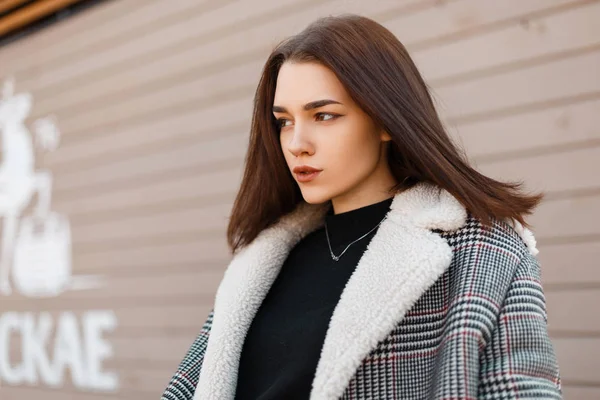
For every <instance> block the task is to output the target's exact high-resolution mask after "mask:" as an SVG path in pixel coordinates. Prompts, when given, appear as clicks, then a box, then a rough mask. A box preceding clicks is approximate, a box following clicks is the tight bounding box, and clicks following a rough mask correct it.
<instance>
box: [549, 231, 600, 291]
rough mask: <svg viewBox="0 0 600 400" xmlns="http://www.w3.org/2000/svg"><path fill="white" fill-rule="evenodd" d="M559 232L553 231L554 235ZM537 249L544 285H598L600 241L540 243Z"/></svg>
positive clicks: (599, 282) (599, 280) (599, 279)
mask: <svg viewBox="0 0 600 400" xmlns="http://www.w3.org/2000/svg"><path fill="white" fill-rule="evenodd" d="M559 233H560V232H554V235H558V234H559ZM599 239H600V237H599ZM538 249H539V251H540V253H539V260H540V265H541V267H542V280H543V282H544V283H545V284H546V285H552V286H556V285H558V286H564V285H573V284H576V285H577V284H579V285H598V286H600V265H599V264H598V260H600V241H593V242H584V243H562V244H548V245H544V244H542V245H540V246H538Z"/></svg>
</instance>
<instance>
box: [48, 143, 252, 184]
mask: <svg viewBox="0 0 600 400" xmlns="http://www.w3.org/2000/svg"><path fill="white" fill-rule="evenodd" d="M195 136H196V138H197V141H196V142H195V143H185V142H184V143H183V144H182V145H179V146H178V145H176V144H175V143H170V144H171V146H169V147H166V148H165V147H164V146H163V148H162V149H158V148H157V149H154V151H153V152H150V153H146V152H142V153H141V154H139V153H137V151H131V152H129V153H128V154H127V156H126V157H123V159H122V160H114V159H113V160H112V162H111V163H103V164H100V165H98V166H96V167H91V168H82V169H75V168H73V165H72V164H71V165H72V167H71V168H70V170H71V171H72V172H71V173H68V172H65V173H63V174H61V175H60V181H57V182H56V185H55V188H56V191H57V192H60V191H62V190H75V189H79V188H83V187H86V186H90V185H92V186H93V185H102V184H109V183H110V182H113V181H121V180H125V179H127V180H130V181H131V182H132V184H135V181H136V178H137V177H139V176H142V175H153V174H163V175H164V174H165V173H168V172H169V171H177V170H185V169H186V168H190V167H191V168H193V167H201V166H203V167H204V168H206V170H207V171H210V170H214V169H215V168H217V167H218V165H229V166H231V165H236V164H239V163H240V162H241V160H243V158H244V155H245V154H246V150H247V147H248V138H247V135H246V134H242V133H233V134H231V135H223V136H222V137H221V138H217V139H213V140H207V139H206V138H205V137H203V136H201V135H195ZM75 165H77V164H75ZM53 171H54V169H53Z"/></svg>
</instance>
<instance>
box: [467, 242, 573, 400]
mask: <svg viewBox="0 0 600 400" xmlns="http://www.w3.org/2000/svg"><path fill="white" fill-rule="evenodd" d="M547 322H548V320H547V314H546V300H545V297H544V293H543V289H542V284H541V279H540V269H539V264H538V262H537V259H536V258H535V257H534V256H532V255H529V254H528V255H527V256H525V257H524V258H523V259H522V260H521V262H520V264H519V266H518V268H517V270H516V273H515V275H514V277H513V280H512V282H511V284H510V286H509V288H508V292H507V294H506V297H505V299H504V302H503V303H502V306H501V309H500V314H499V319H498V325H497V326H496V329H495V330H494V332H493V333H492V337H491V340H490V342H489V343H488V344H487V346H486V347H485V349H484V351H483V353H482V354H481V359H480V370H479V371H480V376H479V389H478V392H479V395H478V399H500V398H501V399H562V390H561V381H560V375H559V368H558V363H557V360H556V355H555V351H554V347H553V345H552V342H551V340H550V337H549V335H548V328H547Z"/></svg>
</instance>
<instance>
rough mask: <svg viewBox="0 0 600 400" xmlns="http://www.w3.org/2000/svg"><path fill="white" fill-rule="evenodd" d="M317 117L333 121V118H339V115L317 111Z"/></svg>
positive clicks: (321, 119) (319, 119) (320, 119)
mask: <svg viewBox="0 0 600 400" xmlns="http://www.w3.org/2000/svg"><path fill="white" fill-rule="evenodd" d="M315 117H316V119H317V121H331V120H332V119H335V118H337V117H338V115H336V114H331V113H317V114H315Z"/></svg>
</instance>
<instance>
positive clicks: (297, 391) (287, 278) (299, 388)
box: [235, 197, 393, 400]
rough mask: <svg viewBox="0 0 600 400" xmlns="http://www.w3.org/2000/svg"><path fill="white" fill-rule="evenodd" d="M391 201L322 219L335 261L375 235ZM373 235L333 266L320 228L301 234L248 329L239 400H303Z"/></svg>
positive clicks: (237, 394)
mask: <svg viewBox="0 0 600 400" xmlns="http://www.w3.org/2000/svg"><path fill="white" fill-rule="evenodd" d="M392 200H393V197H391V198H388V199H387V200H384V201H381V202H378V203H375V204H371V205H369V206H365V207H362V208H358V209H355V210H351V211H347V212H344V213H340V214H335V215H334V214H333V212H332V209H330V210H329V212H328V213H327V215H326V216H325V221H326V223H327V229H328V231H329V240H330V242H331V248H332V250H333V253H334V254H335V255H337V256H339V255H340V253H342V251H343V250H344V249H345V248H346V246H348V245H349V244H350V243H351V242H352V241H354V240H356V239H358V238H359V237H361V236H362V235H364V234H365V233H367V232H368V231H370V230H371V229H373V228H374V227H375V226H377V224H379V222H380V221H381V220H382V219H383V218H384V217H385V215H386V214H387V212H388V211H389V208H390V205H391V203H392ZM376 232H377V229H375V230H373V232H371V233H370V234H368V235H367V236H365V237H364V238H363V239H361V240H359V241H358V242H356V243H354V244H353V245H352V246H350V247H349V248H348V250H347V251H346V252H345V253H344V255H342V256H341V257H340V259H339V261H334V260H333V259H332V257H331V254H330V252H329V246H328V244H327V238H326V236H325V227H322V228H320V229H318V230H317V231H315V232H313V233H311V234H309V235H307V236H306V237H305V238H304V239H302V240H301V241H300V242H299V243H298V244H297V245H296V246H295V247H294V248H293V249H292V251H291V252H290V253H289V255H288V257H287V259H286V261H285V262H284V264H283V266H282V268H281V271H280V273H279V275H278V276H277V279H276V280H275V282H274V283H273V286H272V287H271V289H270V290H269V292H268V294H267V296H266V298H265V300H264V301H263V303H262V304H261V306H260V308H259V310H258V312H257V314H256V316H255V317H254V320H253V322H252V324H251V326H250V329H249V331H248V334H247V335H246V339H245V342H244V346H243V349H242V354H241V360H240V365H239V375H238V382H237V391H236V397H235V398H236V399H237V400H246V399H248V400H250V399H251V400H275V399H277V400H280V399H286V400H294V399H302V400H305V399H308V398H309V394H310V391H311V388H312V381H313V378H314V375H315V371H316V369H317V363H318V361H319V357H320V353H321V348H322V346H323V342H324V341H325V334H326V332H327V328H328V326H329V321H330V319H331V316H332V314H333V310H334V308H335V306H336V305H337V303H338V300H339V298H340V295H341V293H342V290H343V289H344V287H345V286H346V283H347V282H348V279H349V278H350V275H352V273H353V272H354V269H355V267H356V265H357V264H358V261H359V260H360V257H361V256H362V254H363V253H364V251H365V250H366V248H367V245H368V244H369V241H370V240H371V239H372V238H373V236H374V235H375V233H376Z"/></svg>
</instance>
